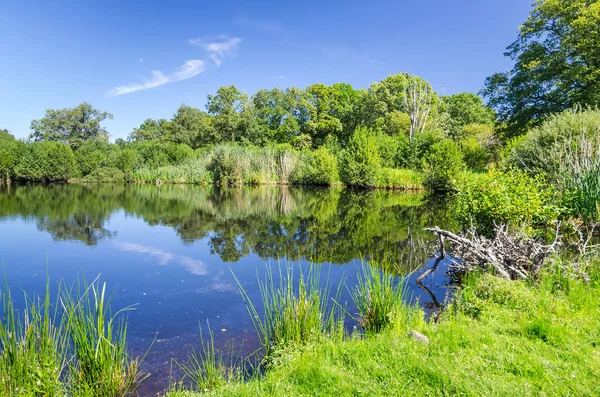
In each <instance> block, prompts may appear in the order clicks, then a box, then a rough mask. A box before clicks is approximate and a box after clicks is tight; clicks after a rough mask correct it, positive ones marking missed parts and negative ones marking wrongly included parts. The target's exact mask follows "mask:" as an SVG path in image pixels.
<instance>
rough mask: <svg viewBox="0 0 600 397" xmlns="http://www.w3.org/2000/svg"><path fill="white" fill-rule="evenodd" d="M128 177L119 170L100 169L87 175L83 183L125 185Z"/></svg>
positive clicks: (112, 168) (111, 168) (110, 168)
mask: <svg viewBox="0 0 600 397" xmlns="http://www.w3.org/2000/svg"><path fill="white" fill-rule="evenodd" d="M126 180H127V179H126V176H125V174H124V173H123V171H121V170H120V169H118V168H114V167H98V168H95V169H94V171H92V172H90V173H89V174H87V175H86V176H85V177H84V178H83V179H82V181H84V182H101V183H108V182H113V183H123V182H125V181H126Z"/></svg>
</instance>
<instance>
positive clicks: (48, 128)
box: [31, 102, 112, 149]
mask: <svg viewBox="0 0 600 397" xmlns="http://www.w3.org/2000/svg"><path fill="white" fill-rule="evenodd" d="M106 119H112V115H111V114H110V113H108V112H103V111H100V110H98V109H94V108H93V107H92V105H90V104H89V103H85V102H84V103H82V104H81V105H78V106H76V107H74V108H68V109H60V110H52V109H49V110H46V115H45V117H44V118H42V119H40V120H34V121H32V122H31V129H32V130H33V133H32V134H31V137H32V138H33V139H34V140H36V141H53V142H63V143H67V144H69V145H70V146H71V147H72V148H73V149H77V148H79V147H80V146H81V145H83V144H84V143H85V142H88V141H100V142H108V131H107V130H106V128H104V127H101V126H100V123H102V122H103V121H104V120H106Z"/></svg>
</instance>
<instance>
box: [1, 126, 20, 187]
mask: <svg viewBox="0 0 600 397" xmlns="http://www.w3.org/2000/svg"><path fill="white" fill-rule="evenodd" d="M23 147H24V144H23V143H22V142H20V141H17V140H16V139H15V137H14V136H12V135H11V134H10V133H8V131H6V130H0V182H2V181H7V180H10V179H11V178H13V177H14V176H15V172H14V169H15V166H16V165H17V162H18V161H19V158H20V156H21V153H22V152H23Z"/></svg>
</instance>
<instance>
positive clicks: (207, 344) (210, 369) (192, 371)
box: [176, 324, 242, 391]
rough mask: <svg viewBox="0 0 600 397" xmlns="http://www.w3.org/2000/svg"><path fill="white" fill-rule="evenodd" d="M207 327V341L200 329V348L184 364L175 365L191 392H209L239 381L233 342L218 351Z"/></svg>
mask: <svg viewBox="0 0 600 397" xmlns="http://www.w3.org/2000/svg"><path fill="white" fill-rule="evenodd" d="M207 325H208V335H209V339H208V340H205V339H204V336H203V332H202V327H200V346H201V350H200V351H199V352H197V351H196V350H192V352H191V353H190V354H189V356H188V360H187V362H186V363H178V362H176V363H177V365H178V366H179V368H180V369H181V370H182V371H183V373H184V377H185V378H184V382H183V383H186V381H187V383H188V384H189V386H191V388H192V389H193V390H197V391H209V390H213V389H216V388H219V387H221V386H223V385H224V384H225V383H226V382H228V381H240V380H241V379H242V371H241V370H240V365H239V364H240V363H239V362H238V358H239V354H237V355H236V354H235V352H234V349H233V342H230V343H227V344H226V346H224V347H223V348H221V349H219V348H217V347H216V345H215V339H214V334H213V332H212V331H211V329H210V325H209V324H207Z"/></svg>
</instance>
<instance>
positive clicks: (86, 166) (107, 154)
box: [75, 142, 119, 176]
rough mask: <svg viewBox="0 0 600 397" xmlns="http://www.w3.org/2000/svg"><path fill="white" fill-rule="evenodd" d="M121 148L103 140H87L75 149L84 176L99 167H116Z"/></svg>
mask: <svg viewBox="0 0 600 397" xmlns="http://www.w3.org/2000/svg"><path fill="white" fill-rule="evenodd" d="M118 152H119V148H118V147H117V146H115V145H110V144H108V143H103V142H87V143H85V144H84V145H82V146H81V147H80V148H79V149H77V150H76V151H75V160H76V161H77V165H78V169H79V171H80V173H81V175H82V176H86V175H88V174H89V173H91V172H92V171H94V170H95V169H96V168H98V167H115V166H116V162H117V156H118Z"/></svg>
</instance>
